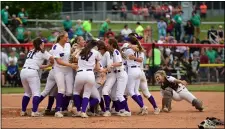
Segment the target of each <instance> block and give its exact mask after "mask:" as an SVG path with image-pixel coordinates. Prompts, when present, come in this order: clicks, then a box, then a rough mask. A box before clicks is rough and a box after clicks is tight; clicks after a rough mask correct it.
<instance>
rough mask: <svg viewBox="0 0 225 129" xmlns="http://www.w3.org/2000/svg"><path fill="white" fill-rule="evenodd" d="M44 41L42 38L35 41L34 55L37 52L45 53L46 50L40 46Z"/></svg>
mask: <svg viewBox="0 0 225 129" xmlns="http://www.w3.org/2000/svg"><path fill="white" fill-rule="evenodd" d="M43 42H44V41H43V40H42V39H41V38H36V39H35V40H34V41H33V46H34V53H36V52H37V51H41V52H42V53H44V50H42V49H41V47H40V45H41V44H42V43H43Z"/></svg>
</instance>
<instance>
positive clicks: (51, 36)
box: [48, 32, 57, 43]
mask: <svg viewBox="0 0 225 129" xmlns="http://www.w3.org/2000/svg"><path fill="white" fill-rule="evenodd" d="M56 40H57V37H56V36H55V32H52V35H50V36H49V37H48V42H50V43H54V42H55V41H56Z"/></svg>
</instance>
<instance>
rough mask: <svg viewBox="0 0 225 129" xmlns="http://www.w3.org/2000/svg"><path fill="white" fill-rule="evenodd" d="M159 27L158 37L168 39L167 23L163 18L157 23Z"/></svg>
mask: <svg viewBox="0 0 225 129" xmlns="http://www.w3.org/2000/svg"><path fill="white" fill-rule="evenodd" d="M157 27H158V36H159V38H160V37H161V36H163V37H164V38H165V37H166V28H167V25H166V22H165V21H164V20H163V18H161V19H160V21H159V22H158V23H157Z"/></svg>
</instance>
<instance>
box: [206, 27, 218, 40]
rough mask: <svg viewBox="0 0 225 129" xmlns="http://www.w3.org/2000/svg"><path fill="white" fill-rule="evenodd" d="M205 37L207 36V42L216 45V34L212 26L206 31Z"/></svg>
mask: <svg viewBox="0 0 225 129" xmlns="http://www.w3.org/2000/svg"><path fill="white" fill-rule="evenodd" d="M207 36H208V40H209V41H210V42H211V43H218V42H217V36H218V34H217V30H216V29H214V26H211V29H210V30H208V34H207Z"/></svg>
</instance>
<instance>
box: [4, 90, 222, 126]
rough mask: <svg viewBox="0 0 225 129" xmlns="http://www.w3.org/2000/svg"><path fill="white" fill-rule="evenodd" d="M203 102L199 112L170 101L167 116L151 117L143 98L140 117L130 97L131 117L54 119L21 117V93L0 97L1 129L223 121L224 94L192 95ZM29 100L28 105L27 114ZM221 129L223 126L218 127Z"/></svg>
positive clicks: (181, 102)
mask: <svg viewBox="0 0 225 129" xmlns="http://www.w3.org/2000/svg"><path fill="white" fill-rule="evenodd" d="M152 94H153V96H154V97H155V99H156V102H157V104H158V106H159V107H160V108H161V96H160V93H159V92H152ZM193 94H194V95H195V96H196V97H197V98H199V99H200V100H202V101H203V102H204V106H205V111H204V112H199V111H197V110H196V109H195V108H194V107H192V105H191V104H190V103H188V102H186V101H184V100H183V101H180V102H175V101H173V102H172V111H171V112H170V113H165V112H161V113H160V114H159V115H154V114H153V108H152V106H151V104H150V103H149V102H148V100H147V99H144V103H145V105H146V106H147V107H148V110H149V114H148V115H146V116H139V115H137V112H139V110H140V109H139V107H138V105H137V104H136V103H134V101H133V100H132V99H131V98H130V97H129V98H128V104H129V108H130V109H131V111H132V116H131V117H119V116H112V117H97V116H96V117H89V118H78V117H64V118H55V117H53V116H44V117H39V118H33V117H30V116H26V117H20V116H19V114H20V110H21V100H22V94H11V95H10V94H3V95H2V116H1V117H2V128H197V125H198V124H199V123H200V122H202V121H203V120H204V119H205V118H206V117H216V118H219V119H222V120H224V93H223V92H193ZM47 100H48V99H47V98H46V99H45V100H44V101H43V102H42V103H41V104H40V106H39V107H40V110H43V108H44V107H46V106H47ZM31 104H32V100H31V101H30V103H29V105H28V112H29V113H30V111H31V110H30V108H31ZM217 128H224V126H217Z"/></svg>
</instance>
